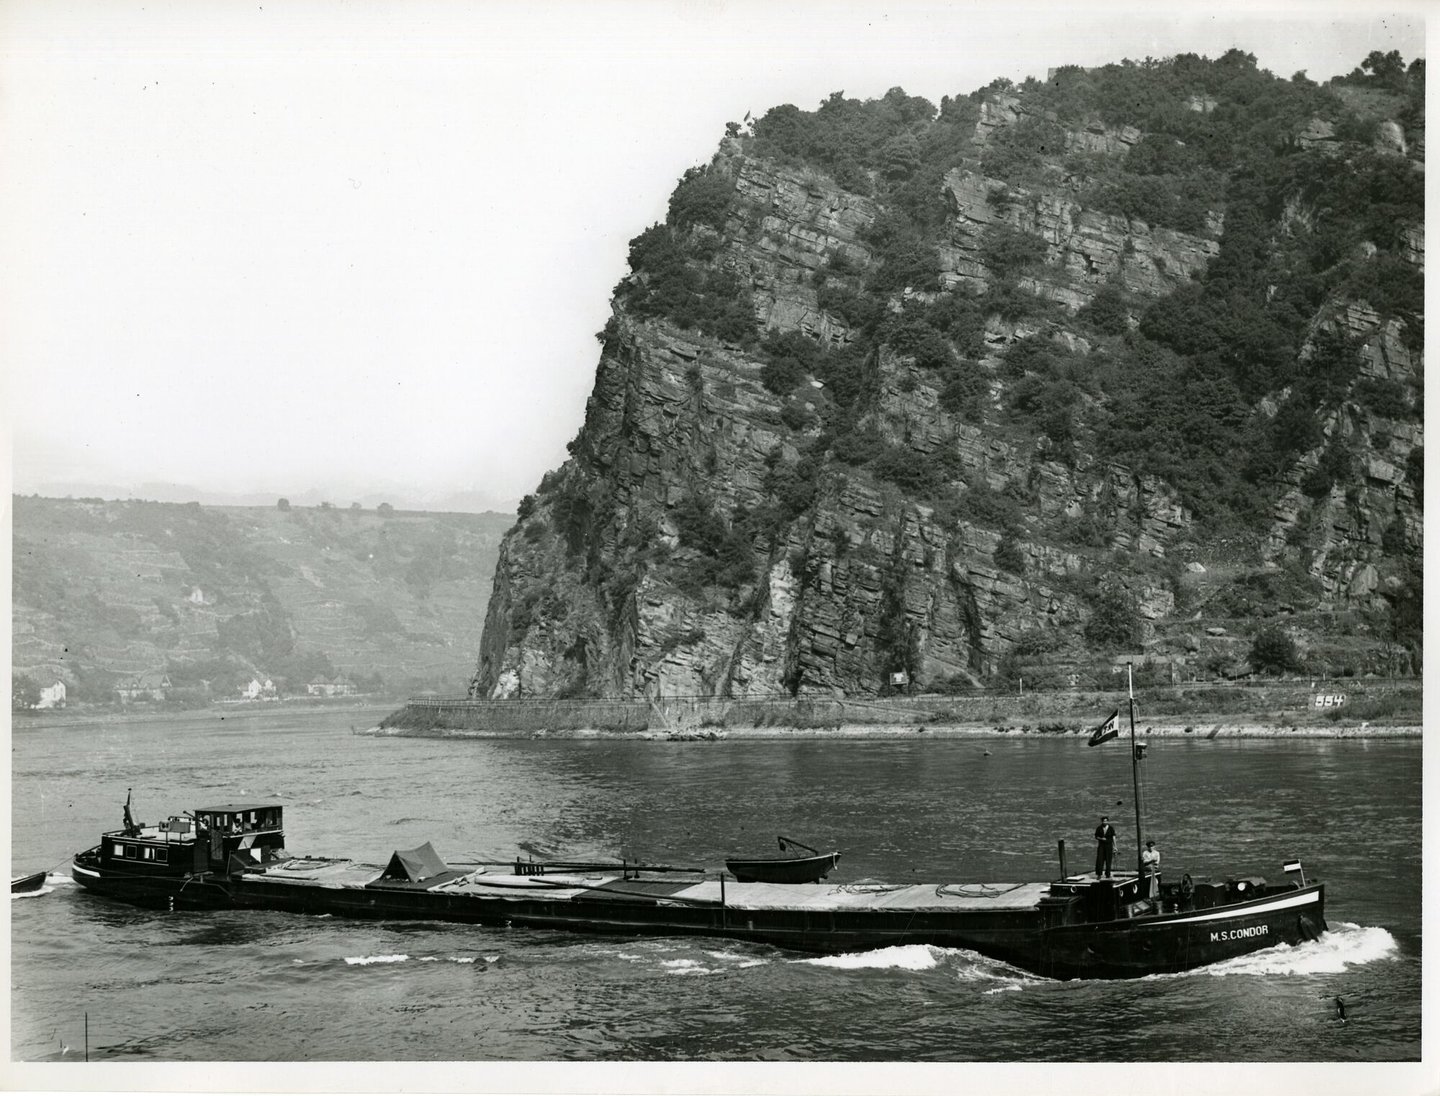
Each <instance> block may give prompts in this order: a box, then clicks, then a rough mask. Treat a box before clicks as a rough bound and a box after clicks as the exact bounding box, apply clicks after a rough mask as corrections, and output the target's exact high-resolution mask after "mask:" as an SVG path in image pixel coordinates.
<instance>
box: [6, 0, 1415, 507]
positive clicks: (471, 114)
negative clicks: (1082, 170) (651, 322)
mask: <svg viewBox="0 0 1440 1096" xmlns="http://www.w3.org/2000/svg"><path fill="white" fill-rule="evenodd" d="M1040 14H1043V18H1037V17H1036V16H1037V15H1040ZM760 28H763V34H762V33H760ZM0 29H3V31H4V32H5V33H4V34H3V36H0V42H3V45H0V50H3V53H0V63H3V70H0V71H3V74H4V78H5V97H4V99H5V106H4V109H3V111H0V135H3V137H4V138H5V139H6V144H7V147H9V148H10V149H11V150H12V155H11V156H10V157H9V158H8V163H7V165H6V168H5V169H4V170H3V174H0V195H3V197H4V198H5V201H4V203H3V212H0V238H3V239H4V240H5V241H6V242H7V243H9V245H10V247H9V249H8V250H9V254H10V257H11V261H10V262H9V263H7V264H6V268H5V270H4V271H3V273H0V278H3V279H4V281H3V299H4V300H5V302H6V304H7V306H8V307H7V309H6V316H5V321H4V323H3V324H0V348H3V350H4V353H5V360H6V362H7V368H6V370H5V380H4V385H5V391H4V395H5V402H6V405H7V406H8V407H10V408H11V409H12V411H11V423H10V430H11V443H12V449H13V463H12V487H13V490H15V491H16V492H19V493H23V494H30V493H40V494H50V493H54V491H55V490H56V487H57V485H58V486H60V487H63V486H65V485H81V486H86V485H88V486H92V487H100V488H105V489H106V490H113V491H114V492H116V493H118V495H119V496H120V497H124V496H125V495H126V494H134V495H136V496H137V497H144V495H143V488H144V487H145V485H150V486H151V487H152V488H153V487H156V486H159V487H164V488H166V489H168V488H171V487H176V486H179V487H184V488H186V489H189V490H193V491H194V492H195V493H196V495H197V497H201V498H204V497H220V496H237V495H243V496H253V497H257V498H258V497H265V498H270V499H272V500H273V499H274V498H277V497H279V496H282V495H284V496H287V497H291V498H292V499H295V498H298V497H308V496H309V494H310V493H318V494H319V495H321V496H322V497H328V498H329V501H332V502H334V503H335V505H337V506H348V505H349V503H350V502H351V501H354V500H362V501H363V500H364V499H370V498H383V499H384V500H386V501H391V502H392V504H394V505H396V506H401V507H406V506H414V505H417V503H419V504H421V505H423V500H426V499H443V498H460V497H464V498H470V499H473V500H476V501H475V505H477V506H479V507H480V508H481V509H493V510H500V511H506V510H511V509H513V506H514V503H515V500H517V499H518V498H520V497H521V496H522V495H524V494H526V493H527V492H530V491H532V490H533V489H534V487H535V485H536V484H537V483H538V482H539V480H540V478H541V476H542V475H543V474H544V473H545V472H546V471H547V470H549V469H551V468H554V467H556V466H558V465H559V464H561V463H562V462H563V461H564V459H565V457H566V452H565V444H566V442H567V441H568V440H569V439H570V438H571V437H573V436H574V434H575V432H576V430H577V429H578V427H579V426H580V423H581V420H582V417H583V415H584V409H585V401H586V398H587V397H588V395H589V393H590V389H591V385H592V382H593V377H594V370H595V365H596V361H597V359H598V353H599V351H598V345H597V343H596V341H595V339H594V333H595V332H596V331H598V330H599V329H600V328H601V327H602V326H603V325H604V323H605V320H606V318H607V316H608V312H609V299H610V294H611V290H612V288H613V287H614V285H615V283H616V282H617V281H619V279H620V278H621V277H623V276H624V274H625V273H626V270H627V267H626V253H627V249H628V242H629V240H630V239H631V238H633V237H634V236H636V235H638V234H639V233H640V232H641V231H643V230H644V229H645V228H646V227H647V226H648V225H650V224H651V223H653V222H655V221H657V220H661V219H663V217H664V214H665V208H666V203H667V200H668V197H669V194H670V192H671V189H672V188H673V186H674V184H675V181H676V179H677V178H678V177H679V176H680V175H681V173H682V172H684V171H685V170H686V169H687V168H689V167H691V166H693V165H695V164H700V163H704V162H706V161H708V160H709V158H710V156H711V155H712V154H713V152H714V151H715V148H716V146H717V143H718V141H719V140H720V138H721V137H722V135H723V133H724V129H725V124H726V122H729V121H740V120H741V119H742V118H743V117H744V116H745V115H746V113H747V112H748V113H752V114H754V115H759V114H762V113H763V112H764V111H766V110H768V109H769V108H771V107H773V106H776V105H779V104H782V103H786V102H793V103H795V104H796V105H798V106H801V107H803V108H806V109H812V108H813V107H815V106H816V105H817V104H818V103H819V102H821V101H822V100H823V99H824V98H825V97H826V96H827V95H829V94H830V93H831V92H833V91H836V90H843V91H844V92H845V94H846V95H847V96H851V97H856V98H874V97H878V96H881V95H883V94H884V93H885V92H886V90H887V89H889V88H890V87H893V86H897V85H898V86H902V87H904V88H905V89H906V90H907V91H909V92H910V93H912V94H918V95H923V96H925V97H926V98H929V99H931V100H932V101H933V102H935V103H937V104H938V102H939V100H940V99H941V97H942V96H945V95H952V96H954V95H963V94H967V93H968V92H970V91H972V90H974V89H975V88H978V87H981V86H984V85H985V84H987V83H989V82H990V81H991V80H993V79H994V78H996V77H1000V76H1005V77H1009V78H1011V79H1013V80H1016V81H1019V80H1022V79H1024V78H1025V77H1027V76H1031V75H1033V76H1037V77H1040V78H1043V77H1044V76H1045V73H1046V70H1047V69H1048V68H1050V67H1053V66H1057V65H1061V64H1082V65H1096V64H1103V63H1107V62H1111V61H1119V60H1121V59H1123V58H1126V57H1130V58H1134V59H1143V58H1144V57H1145V56H1155V57H1161V56H1168V55H1171V54H1174V53H1177V52H1195V53H1201V54H1205V55H1208V56H1218V55H1220V54H1221V53H1223V52H1225V50H1227V49H1229V48H1231V47H1238V48H1241V49H1244V50H1246V51H1248V52H1251V53H1254V54H1255V55H1256V57H1257V59H1258V61H1259V63H1260V64H1261V66H1262V67H1264V68H1267V69H1269V70H1271V71H1272V72H1274V73H1275V74H1276V75H1279V76H1286V77H1288V76H1290V75H1291V74H1292V73H1294V72H1296V71H1299V70H1306V71H1308V73H1309V75H1310V76H1311V77H1312V78H1313V79H1316V80H1322V81H1323V80H1325V79H1328V78H1330V77H1332V76H1334V75H1337V74H1339V73H1343V72H1347V71H1349V70H1350V69H1351V68H1353V67H1354V66H1356V65H1358V64H1359V63H1360V61H1361V60H1363V59H1364V57H1365V55H1366V54H1367V53H1369V52H1370V51H1371V50H1372V49H1381V50H1389V49H1399V50H1400V51H1401V53H1402V54H1404V56H1405V58H1406V59H1407V61H1408V60H1409V59H1411V58H1413V57H1415V56H1421V55H1423V54H1424V26H1423V20H1422V18H1421V17H1420V16H1419V15H1416V14H1413V13H1411V14H1408V15H1407V14H1401V15H1398V16H1391V15H1387V14H1384V13H1383V12H1381V11H1380V9H1378V8H1373V9H1371V8H1365V7H1364V6H1356V5H1353V4H1352V5H1346V6H1344V7H1338V6H1337V7H1327V6H1320V5H1309V6H1307V7H1305V8H1303V9H1300V8H1297V9H1295V13H1294V14H1293V15H1288V16H1277V15H1264V14H1262V15H1251V14H1249V13H1248V9H1246V8H1243V7H1240V6H1239V5H1229V6H1227V5H1224V4H1220V5H1216V4H1210V5H1207V6H1206V7H1204V8H1200V7H1183V6H1182V7H1179V8H1168V9H1166V10H1165V11H1163V12H1155V11H1153V10H1152V9H1144V8H1138V7H1137V8H1121V7H1105V6H1102V7H1099V8H1091V9H1089V10H1085V11H1077V10H1070V9H1067V8H1065V7H1062V6H1060V5H1052V4H1039V5H1030V6H1028V7H1027V6H1025V5H1023V4H1022V5H1013V4H1012V5H1008V6H1006V7H1005V8H999V7H990V6H987V5H984V4H958V5H943V4H918V3H917V4H913V5H908V6H907V5H898V6H896V7H894V8H893V9H885V8H878V7H876V6H874V5H861V4H841V3H813V4H801V5H794V6H789V7H774V6H765V5H762V4H759V3H754V2H749V0H739V2H730V3H726V4H705V5H701V4H689V3H687V4H665V3H626V4H617V3H597V4H578V3H550V4H546V5H541V6H530V5H520V4H516V3H503V2H497V3H486V4H472V5H465V4H433V3H425V2H418V3H411V4H405V5H403V6H402V5H398V4H386V3H379V4H372V5H365V6H363V7H359V8H356V7H353V6H352V7H342V6H340V5H338V4H333V3H300V4H296V5H291V6H287V7H286V8H283V9H279V10H267V9H266V8H264V7H259V6H256V7H249V8H246V9H243V10H242V9H241V8H239V7H236V6H219V5H183V4H166V3H159V4H156V3H147V4H145V5H139V4H134V3H128V2H123V0H122V2H118V3H105V4H99V3H96V4H84V3H81V4H74V5H66V6H63V7H61V6H57V5H52V4H43V3H36V2H19V3H14V4H10V5H7V6H6V7H5V8H4V9H0ZM65 493H70V494H75V493H76V492H75V491H68V492H65ZM96 493H98V494H101V495H102V497H105V494H104V491H97V492H96ZM481 500H488V501H485V502H483V504H482V501H481Z"/></svg>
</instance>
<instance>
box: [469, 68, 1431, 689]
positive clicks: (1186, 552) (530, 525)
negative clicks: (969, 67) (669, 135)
mask: <svg viewBox="0 0 1440 1096" xmlns="http://www.w3.org/2000/svg"><path fill="white" fill-rule="evenodd" d="M1151 64H1152V63H1149V62H1147V66H1148V65H1151ZM1154 64H1155V67H1154V68H1153V70H1152V69H1151V68H1145V69H1144V70H1143V71H1141V70H1139V69H1137V68H1136V66H1130V69H1133V70H1135V72H1129V71H1127V69H1126V67H1125V66H1107V68H1106V69H1105V70H1090V71H1088V72H1086V71H1084V70H1062V71H1061V74H1060V76H1059V77H1058V78H1055V79H1052V80H1051V81H1049V82H1047V84H1044V85H1041V84H1039V83H1038V82H1035V81H1031V82H1028V83H1027V84H1025V85H1022V86H1020V87H1018V88H1017V87H1011V86H1008V85H1006V84H1005V83H1004V82H1003V81H1002V82H997V84H995V85H992V86H991V87H990V88H987V89H983V90H982V91H980V92H976V93H973V94H971V95H970V96H967V97H963V98H957V99H955V100H951V99H948V98H947V99H946V100H945V101H944V102H943V103H942V106H941V108H940V110H939V111H938V114H937V111H936V110H935V108H934V107H933V106H931V105H930V104H929V103H926V102H925V101H924V100H919V99H915V98H912V97H909V96H906V95H905V94H904V93H903V92H900V91H899V90H898V89H896V90H895V91H892V92H891V93H890V94H889V95H887V96H886V97H885V99H884V100H880V101H874V102H871V103H864V104H861V103H857V102H855V101H853V100H844V99H843V98H842V97H839V96H836V97H832V98H831V99H830V100H828V101H827V102H826V103H825V104H823V105H822V106H821V108H820V109H819V110H818V111H816V112H814V113H812V114H807V113H805V112H801V111H797V110H796V109H795V108H793V107H785V108H777V110H775V111H771V112H770V113H769V114H767V115H766V116H765V117H764V118H762V119H761V120H760V121H759V122H757V123H756V124H755V125H754V126H753V129H752V131H750V132H741V130H740V127H738V126H732V127H730V135H729V136H727V137H726V138H725V139H724V140H723V141H722V142H721V144H720V147H719V150H718V151H717V153H716V155H715V157H714V159H713V161H712V162H711V163H710V164H709V165H708V166H707V167H705V168H703V169H696V170H693V171H691V172H688V173H687V174H686V177H685V178H684V179H682V180H681V183H680V185H679V186H678V187H677V189H676V192H675V197H674V198H673V199H672V202H671V209H670V216H669V217H668V218H667V222H666V223H665V224H664V225H658V226H655V227H653V228H652V229H650V230H648V231H647V232H646V233H644V234H642V235H641V236H640V237H637V239H636V240H635V241H634V242H633V245H632V251H631V266H632V273H631V274H630V275H629V276H628V277H627V278H626V279H625V280H624V281H623V282H622V283H621V285H620V286H619V287H618V288H617V291H616V295H615V299H614V307H613V317H612V319H611V321H610V322H609V324H607V327H606V329H605V330H604V331H603V332H601V333H600V335H599V338H600V340H601V345H602V349H601V353H600V361H599V366H598V369H597V372H596V380H595V387H594V391H593V393H592V395H591V397H590V399H589V402H588V405H587V407H586V414H585V421H584V425H583V427H582V429H581V430H580V433H579V435H578V436H577V437H576V438H575V440H574V441H573V442H572V443H571V447H570V450H571V458H570V460H568V461H567V462H566V463H565V465H564V466H563V467H561V468H559V469H558V470H556V471H554V472H551V473H550V474H548V475H547V476H546V477H545V480H544V482H543V483H542V484H541V485H540V487H539V489H538V490H537V491H536V493H535V494H534V495H533V496H531V497H528V498H527V499H526V500H525V501H524V502H523V503H522V505H521V508H520V514H519V521H518V523H517V524H516V525H515V527H514V528H513V529H512V530H511V531H510V533H509V534H508V535H507V536H506V538H505V541H504V543H503V545H502V547H501V551H500V557H499V561H498V564H497V567H496V571H495V580H494V590H493V593H492V595H491V598H490V602H489V608H488V613H487V617H486V621H485V629H484V638H483V640H482V644H481V649H480V654H479V661H478V666H477V668H476V672H475V674H474V677H473V679H472V681H471V685H470V691H471V695H473V696H477V697H512V696H573V697H579V696H637V695H652V696H655V695H719V696H737V697H740V696H756V695H763V694H772V693H781V692H788V693H801V694H805V693H832V692H843V693H847V694H857V693H859V694H863V693H873V692H883V691H887V690H889V689H891V688H894V687H895V685H896V683H902V682H903V683H905V684H906V685H907V686H908V687H912V688H913V687H917V686H918V687H921V688H941V689H943V688H954V687H961V686H972V685H976V684H983V683H986V682H988V681H992V680H994V679H995V678H996V677H997V676H1004V677H1014V676H1017V675H1023V676H1025V677H1026V679H1027V680H1031V681H1036V680H1038V681H1039V682H1041V683H1044V682H1050V683H1056V684H1061V683H1066V682H1068V683H1070V684H1079V683H1081V682H1082V681H1083V682H1084V683H1085V684H1090V683H1093V682H1095V681H1104V680H1108V679H1109V677H1110V670H1111V667H1112V666H1113V665H1114V664H1116V663H1117V661H1119V660H1121V659H1125V658H1130V659H1134V660H1135V661H1137V662H1141V663H1146V664H1148V665H1149V667H1151V668H1152V669H1154V670H1156V671H1158V672H1162V673H1163V674H1165V675H1167V676H1169V677H1173V678H1182V677H1183V678H1186V679H1188V678H1192V677H1207V676H1216V675H1221V674H1231V675H1233V674H1239V673H1246V672H1250V671H1251V670H1255V669H1272V670H1284V669H1287V668H1288V669H1293V670H1299V669H1301V668H1304V669H1306V670H1308V671H1310V672H1315V673H1328V674H1345V673H1366V672H1387V671H1388V672H1395V671H1397V670H1400V671H1413V670H1416V669H1418V659H1419V628H1418V612H1417V611H1416V606H1415V603H1416V601H1417V599H1418V591H1419V560H1420V556H1421V531H1422V514H1421V507H1422V505H1423V490H1422V487H1421V484H1422V480H1421V470H1422V468H1423V461H1422V458H1421V454H1422V452H1423V451H1422V449H1421V446H1422V444H1423V425H1422V423H1421V417H1420V361H1421V356H1422V355H1421V341H1422V338H1423V336H1422V329H1421V319H1420V309H1419V307H1418V305H1416V304H1415V299H1416V294H1415V291H1414V285H1415V284H1416V283H1417V282H1418V279H1419V276H1420V271H1421V268H1422V265H1423V253H1424V238H1423V204H1422V203H1420V202H1419V200H1418V199H1417V198H1416V197H1415V195H1416V194H1417V193H1418V192H1419V190H1420V189H1423V108H1422V113H1420V114H1419V115H1418V118H1417V115H1416V112H1415V109H1414V107H1413V104H1414V102H1415V101H1416V96H1415V93H1414V89H1415V86H1416V85H1417V83H1418V85H1419V89H1420V99H1421V101H1423V62H1417V65H1419V66H1420V67H1419V68H1418V69H1417V68H1416V66H1415V65H1412V66H1411V68H1410V70H1409V72H1408V74H1407V73H1406V72H1405V71H1404V70H1403V69H1402V70H1401V72H1400V75H1399V76H1398V78H1397V77H1396V75H1395V73H1394V72H1393V71H1388V70H1387V72H1386V74H1385V75H1386V80H1387V83H1386V84H1385V87H1384V88H1381V89H1377V88H1375V87H1373V86H1367V81H1368V82H1369V84H1373V83H1374V82H1375V79H1376V73H1374V72H1371V71H1370V67H1369V66H1368V63H1367V67H1366V68H1365V69H1364V70H1363V71H1362V70H1360V69H1357V71H1356V74H1353V75H1352V83H1351V84H1346V83H1345V82H1344V81H1340V82H1336V84H1334V85H1332V86H1331V87H1328V88H1317V87H1315V85H1313V84H1293V83H1291V82H1287V81H1282V80H1275V79H1274V78H1273V77H1271V76H1270V75H1269V74H1268V73H1262V72H1259V71H1258V70H1256V69H1255V68H1254V59H1253V58H1248V59H1247V58H1245V57H1244V55H1241V56H1240V57H1239V58H1236V57H1234V56H1232V55H1226V57H1225V58H1222V59H1221V60H1220V61H1218V62H1206V61H1203V59H1194V58H1189V59H1186V58H1181V59H1175V60H1172V61H1170V62H1165V63H1163V64H1162V63H1154ZM1126 65H1129V63H1128V62H1127V63H1126ZM1392 68H1393V66H1392ZM1136 73H1139V75H1136ZM1137 89H1138V90H1137ZM1362 91H1363V92H1364V95H1363V96H1361V95H1360V92H1362ZM1122 92H1129V93H1131V94H1129V96H1128V98H1127V96H1126V95H1125V94H1121V93H1122ZM1140 92H1143V93H1144V94H1143V95H1141V94H1140ZM1257 95H1260V96H1270V97H1272V99H1273V102H1272V103H1270V104H1268V105H1267V106H1266V108H1265V109H1263V110H1260V109H1257V107H1256V105H1255V104H1256V97H1257ZM1136 101H1140V102H1143V104H1144V109H1141V108H1140V107H1139V106H1134V105H1133V104H1134V103H1135V102H1136ZM1117 102H1119V103H1121V104H1122V105H1121V106H1119V107H1117V106H1116V105H1115V103H1117ZM1126 103H1129V104H1132V105H1130V106H1126V105H1124V104H1126ZM1356 103H1360V105H1359V106H1357V105H1356ZM1391 115H1394V116H1395V117H1392V116H1391ZM1397 117H1398V118H1399V119H1400V120H1397ZM1402 122H1403V123H1404V124H1402ZM1222 140H1228V141H1230V142H1231V144H1232V147H1231V148H1230V149H1229V150H1226V149H1224V148H1220V147H1213V146H1215V143H1216V142H1219V141H1222ZM1196 150H1199V151H1196ZM1355 201H1360V202H1373V203H1374V205H1375V206H1376V207H1377V208H1376V209H1374V210H1365V209H1355V208H1353V207H1351V206H1346V205H1345V203H1346V202H1350V203H1353V202H1355ZM1380 207H1383V208H1380ZM1141 214H1144V216H1142V215H1141ZM1370 214H1374V215H1370ZM1147 217H1148V219H1147ZM1262 633H1268V634H1269V635H1270V636H1271V638H1272V640H1273V639H1274V637H1275V636H1279V637H1280V640H1281V643H1280V646H1281V656H1280V657H1279V659H1278V661H1277V662H1276V663H1275V664H1274V665H1265V666H1261V665H1257V664H1255V663H1256V656H1255V654H1254V651H1255V649H1256V648H1255V642H1254V641H1255V639H1256V637H1257V636H1260V635H1261V634H1262Z"/></svg>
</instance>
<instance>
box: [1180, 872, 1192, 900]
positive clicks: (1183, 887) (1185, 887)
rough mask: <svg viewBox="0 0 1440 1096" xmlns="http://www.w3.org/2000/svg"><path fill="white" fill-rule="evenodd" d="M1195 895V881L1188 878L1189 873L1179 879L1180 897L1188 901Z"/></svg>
mask: <svg viewBox="0 0 1440 1096" xmlns="http://www.w3.org/2000/svg"><path fill="white" fill-rule="evenodd" d="M1194 893H1195V880H1193V879H1191V878H1190V875H1189V873H1188V872H1187V873H1186V874H1184V875H1182V876H1181V877H1180V897H1181V898H1186V899H1188V898H1189V897H1190V896H1191V895H1192V894H1194Z"/></svg>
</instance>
